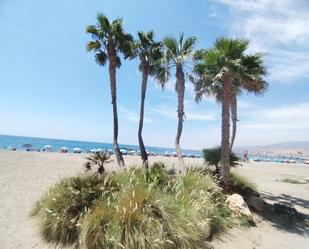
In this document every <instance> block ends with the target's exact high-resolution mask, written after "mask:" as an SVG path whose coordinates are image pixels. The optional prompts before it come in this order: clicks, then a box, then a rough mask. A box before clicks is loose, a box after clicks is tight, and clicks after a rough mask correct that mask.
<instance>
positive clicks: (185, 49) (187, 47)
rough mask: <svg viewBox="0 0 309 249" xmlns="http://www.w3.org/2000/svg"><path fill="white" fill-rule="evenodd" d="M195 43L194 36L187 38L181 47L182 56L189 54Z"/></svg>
mask: <svg viewBox="0 0 309 249" xmlns="http://www.w3.org/2000/svg"><path fill="white" fill-rule="evenodd" d="M195 42H196V37H195V36H191V37H188V38H187V39H186V40H185V42H184V44H183V47H182V50H183V53H184V54H191V53H192V51H193V48H194V44H195Z"/></svg>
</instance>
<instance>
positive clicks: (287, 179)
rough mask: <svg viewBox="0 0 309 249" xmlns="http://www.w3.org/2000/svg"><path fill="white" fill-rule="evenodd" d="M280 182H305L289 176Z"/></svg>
mask: <svg viewBox="0 0 309 249" xmlns="http://www.w3.org/2000/svg"><path fill="white" fill-rule="evenodd" d="M281 182H287V183H292V184H306V182H303V181H299V180H297V179H291V178H284V179H282V180H281Z"/></svg>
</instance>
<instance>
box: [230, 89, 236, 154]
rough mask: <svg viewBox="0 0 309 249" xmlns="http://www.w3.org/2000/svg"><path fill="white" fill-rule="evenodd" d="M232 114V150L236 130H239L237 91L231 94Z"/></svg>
mask: <svg viewBox="0 0 309 249" xmlns="http://www.w3.org/2000/svg"><path fill="white" fill-rule="evenodd" d="M231 116H232V136H231V144H230V151H231V152H232V149H233V145H234V141H235V137H236V130H237V121H238V120H237V96H236V94H235V93H232V95H231Z"/></svg>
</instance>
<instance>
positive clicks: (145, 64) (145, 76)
mask: <svg viewBox="0 0 309 249" xmlns="http://www.w3.org/2000/svg"><path fill="white" fill-rule="evenodd" d="M142 63H143V66H142V68H143V71H142V92H141V108H140V114H139V125H138V143H139V149H140V151H141V158H142V160H143V165H144V167H145V168H148V155H147V152H146V149H145V145H144V141H143V137H142V131H143V124H144V106H145V97H146V89H147V80H148V74H149V64H148V62H142Z"/></svg>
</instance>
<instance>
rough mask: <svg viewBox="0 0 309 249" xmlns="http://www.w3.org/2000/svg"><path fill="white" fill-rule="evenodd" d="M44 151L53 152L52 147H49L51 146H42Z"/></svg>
mask: <svg viewBox="0 0 309 249" xmlns="http://www.w3.org/2000/svg"><path fill="white" fill-rule="evenodd" d="M44 150H45V151H50V152H51V151H52V150H53V146H51V145H44Z"/></svg>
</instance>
